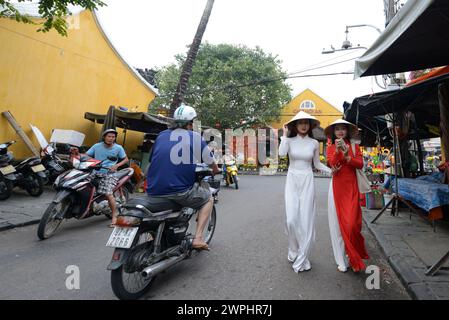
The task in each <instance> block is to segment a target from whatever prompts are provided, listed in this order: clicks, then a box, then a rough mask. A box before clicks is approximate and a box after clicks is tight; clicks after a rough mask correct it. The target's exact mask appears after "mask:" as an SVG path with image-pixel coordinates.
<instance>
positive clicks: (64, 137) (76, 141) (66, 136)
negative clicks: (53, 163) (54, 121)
mask: <svg viewBox="0 0 449 320" xmlns="http://www.w3.org/2000/svg"><path fill="white" fill-rule="evenodd" d="M85 137H86V135H85V134H84V133H81V132H78V131H75V130H63V129H54V130H53V133H52V134H51V138H50V142H56V143H68V144H70V145H72V146H75V147H81V146H82V145H83V142H84V138H85Z"/></svg>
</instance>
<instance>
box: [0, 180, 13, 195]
mask: <svg viewBox="0 0 449 320" xmlns="http://www.w3.org/2000/svg"><path fill="white" fill-rule="evenodd" d="M11 193H12V185H11V184H10V183H9V182H7V181H5V180H3V179H2V180H0V200H6V199H8V198H9V197H10V196H11Z"/></svg>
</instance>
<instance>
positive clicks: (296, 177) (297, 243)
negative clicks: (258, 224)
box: [285, 169, 315, 272]
mask: <svg viewBox="0 0 449 320" xmlns="http://www.w3.org/2000/svg"><path fill="white" fill-rule="evenodd" d="M285 209H286V224H285V229H286V232H287V235H288V260H289V261H291V262H293V266H292V267H293V270H294V271H295V272H299V271H304V270H309V269H310V268H311V266H310V261H309V255H310V250H311V246H312V241H313V240H314V239H315V185H314V180H313V172H312V170H293V169H289V171H288V174H287V181H286V184H285Z"/></svg>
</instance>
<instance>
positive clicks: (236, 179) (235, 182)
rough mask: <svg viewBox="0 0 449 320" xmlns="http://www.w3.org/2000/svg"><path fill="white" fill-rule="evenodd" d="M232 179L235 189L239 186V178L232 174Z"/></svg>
mask: <svg viewBox="0 0 449 320" xmlns="http://www.w3.org/2000/svg"><path fill="white" fill-rule="evenodd" d="M233 180H234V184H235V189H236V190H237V189H238V188H239V179H238V178H237V176H234V177H233Z"/></svg>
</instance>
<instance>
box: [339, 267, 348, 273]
mask: <svg viewBox="0 0 449 320" xmlns="http://www.w3.org/2000/svg"><path fill="white" fill-rule="evenodd" d="M337 270H338V271H340V272H343V273H345V272H346V271H348V268H346V267H342V266H338V267H337Z"/></svg>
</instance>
